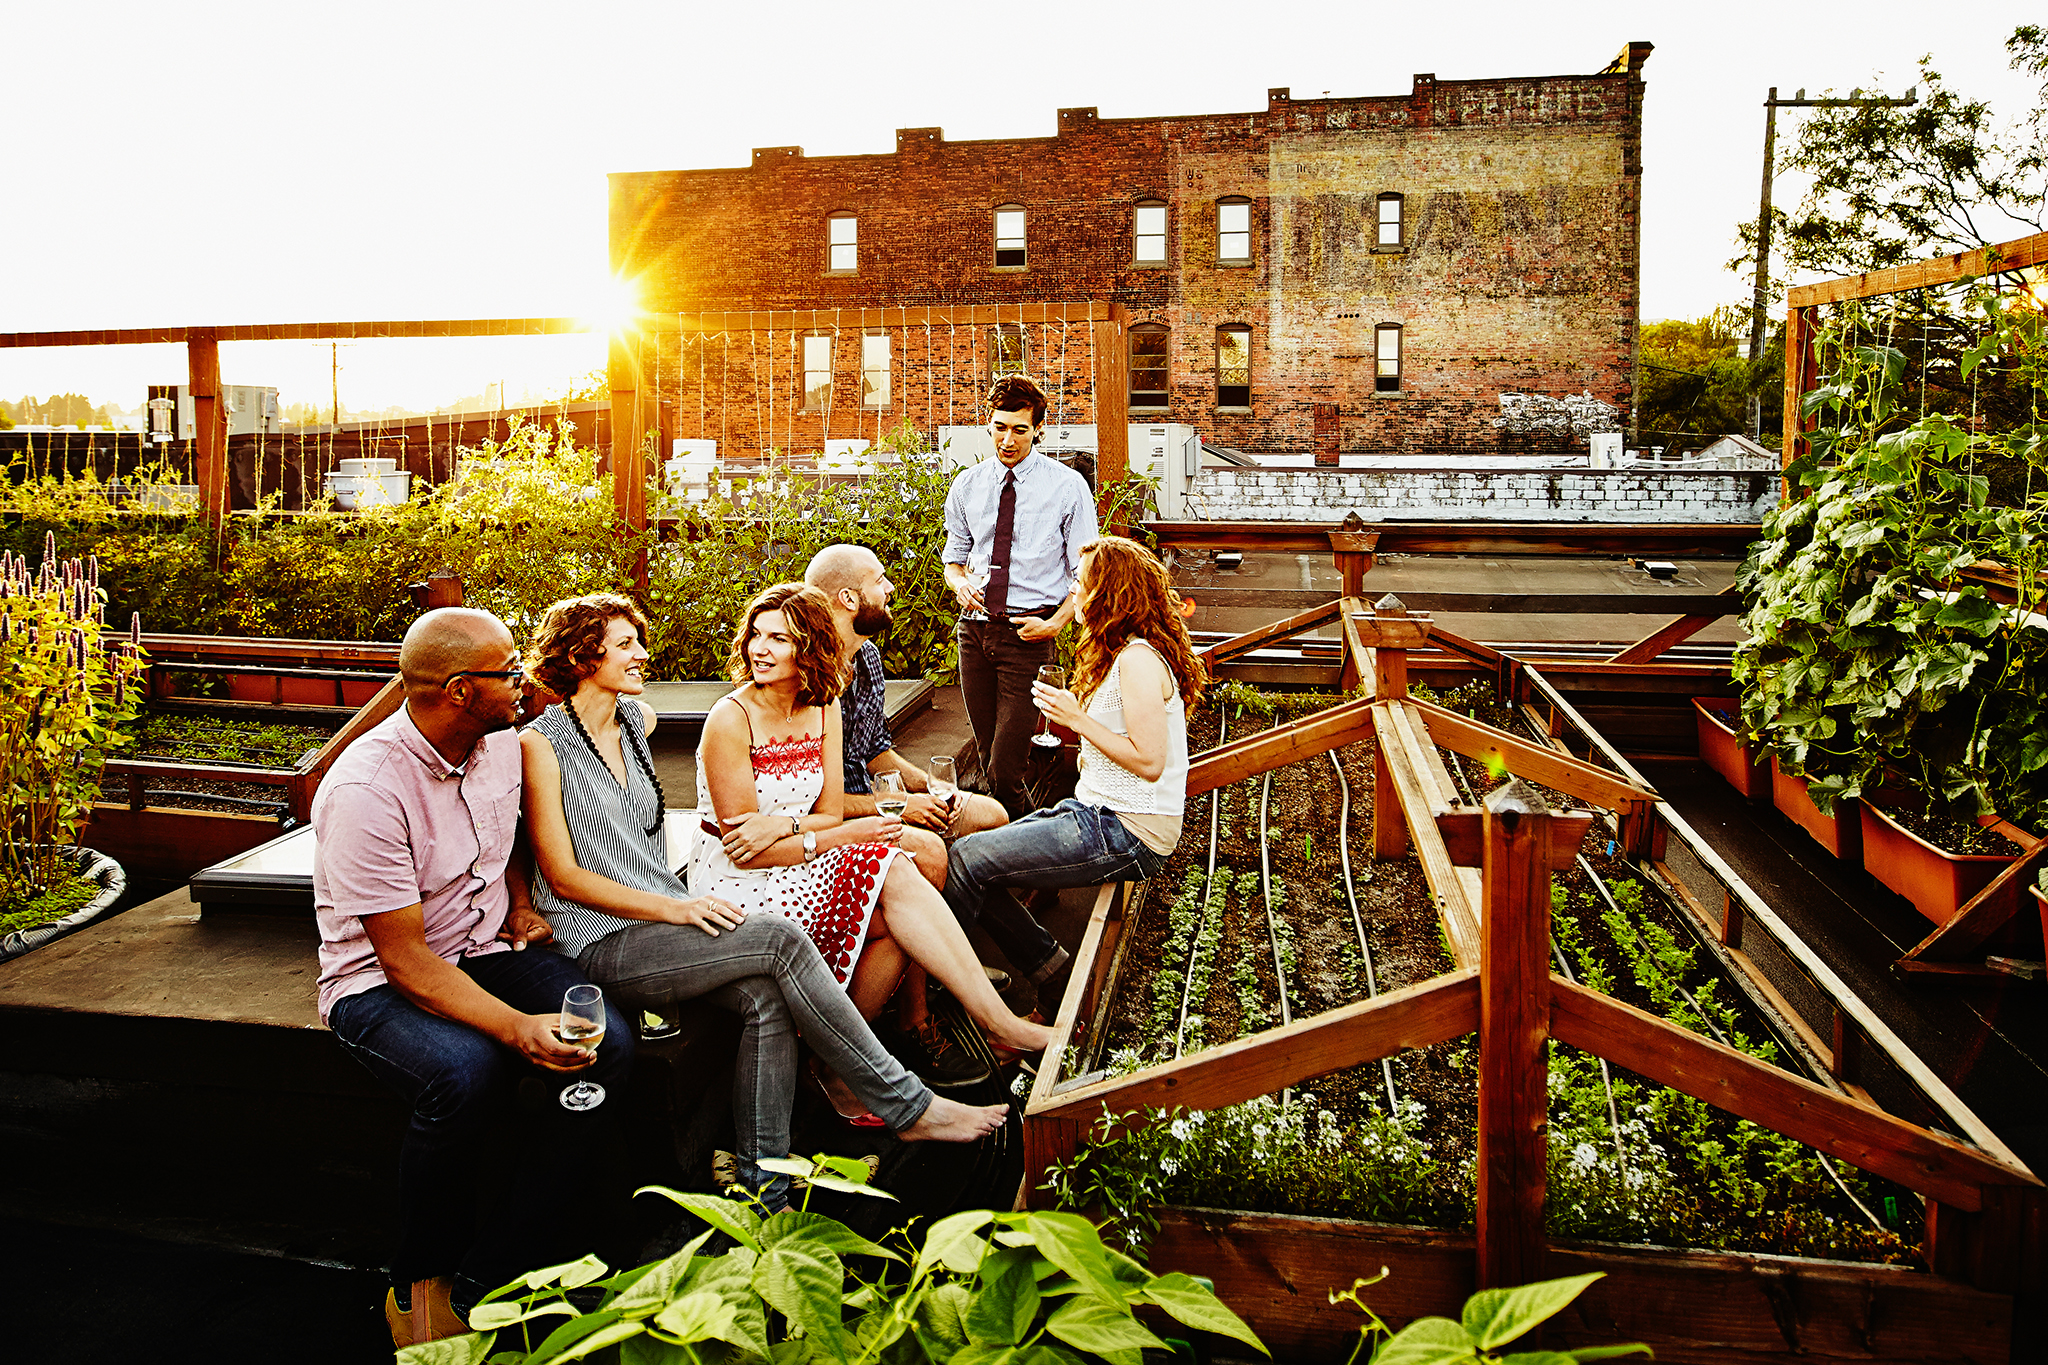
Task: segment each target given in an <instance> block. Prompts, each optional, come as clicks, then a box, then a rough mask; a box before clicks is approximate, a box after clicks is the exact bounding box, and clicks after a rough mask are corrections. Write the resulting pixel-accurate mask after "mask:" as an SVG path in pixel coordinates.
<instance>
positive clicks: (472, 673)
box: [441, 664, 526, 687]
mask: <svg viewBox="0 0 2048 1365" xmlns="http://www.w3.org/2000/svg"><path fill="white" fill-rule="evenodd" d="M457 678H505V679H507V680H509V681H511V682H524V681H525V680H526V665H524V664H513V665H512V666H511V667H510V668H491V669H486V668H465V669H463V670H462V671H461V672H459V673H450V674H449V675H448V676H447V677H445V678H443V679H441V686H443V687H446V686H447V685H448V684H449V683H452V682H454V681H455V680H456V679H457Z"/></svg>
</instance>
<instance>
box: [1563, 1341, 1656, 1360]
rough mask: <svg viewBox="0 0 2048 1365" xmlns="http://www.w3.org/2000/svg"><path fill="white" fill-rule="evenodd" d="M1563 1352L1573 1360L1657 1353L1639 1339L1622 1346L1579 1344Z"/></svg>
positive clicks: (1606, 1358)
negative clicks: (1573, 1348)
mask: <svg viewBox="0 0 2048 1365" xmlns="http://www.w3.org/2000/svg"><path fill="white" fill-rule="evenodd" d="M1565 1354H1566V1355H1568V1356H1570V1357H1571V1358H1572V1359H1573V1360H1576V1361H1581V1362H1583V1361H1588V1360H1611V1359H1613V1358H1614V1357H1615V1356H1632V1355H1646V1356H1654V1355H1656V1354H1657V1353H1656V1352H1655V1351H1653V1350H1651V1349H1650V1348H1649V1347H1647V1346H1645V1345H1643V1343H1642V1342H1640V1341H1631V1342H1629V1343H1627V1344H1626V1345H1622V1346H1581V1347H1579V1348H1578V1349H1577V1350H1572V1351H1566V1352H1565Z"/></svg>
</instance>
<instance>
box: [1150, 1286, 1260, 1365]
mask: <svg viewBox="0 0 2048 1365" xmlns="http://www.w3.org/2000/svg"><path fill="white" fill-rule="evenodd" d="M1145 1298H1146V1299H1148V1300H1149V1301H1151V1302H1152V1303H1156V1304H1158V1305H1159V1306H1160V1307H1161V1308H1163V1309H1165V1310H1166V1312H1167V1315H1168V1316H1170V1317H1171V1318H1172V1319H1173V1320H1174V1321H1175V1322H1178V1323H1183V1324H1185V1325H1187V1326H1189V1327H1192V1328H1194V1329H1195V1330H1196V1331H1198V1332H1214V1333H1215V1334H1216V1335H1217V1336H1223V1337H1235V1338H1236V1339H1237V1340H1239V1341H1241V1342H1243V1343H1244V1344H1245V1345H1247V1346H1251V1347H1254V1348H1256V1349H1257V1350H1258V1351H1260V1352H1261V1353H1262V1354H1265V1355H1271V1354H1272V1352H1271V1351H1268V1350H1266V1344H1265V1343H1264V1342H1262V1341H1260V1340H1259V1338H1258V1334H1257V1333H1255V1332H1253V1331H1252V1329H1251V1328H1250V1327H1248V1326H1246V1325H1245V1321H1244V1319H1243V1318H1240V1317H1239V1316H1238V1315H1237V1314H1235V1313H1233V1312H1231V1311H1230V1309H1229V1308H1228V1307H1227V1306H1226V1305H1225V1304H1224V1302H1223V1300H1221V1299H1219V1298H1217V1297H1216V1296H1215V1294H1213V1293H1211V1292H1210V1291H1209V1290H1207V1289H1205V1288H1203V1287H1202V1286H1201V1285H1199V1284H1197V1283H1195V1280H1194V1278H1193V1277H1192V1276H1189V1275H1183V1274H1182V1273H1181V1272H1180V1271H1178V1270H1176V1271H1174V1272H1173V1273H1172V1274H1171V1275H1161V1276H1160V1277H1159V1278H1158V1279H1156V1280H1154V1281H1152V1283H1151V1284H1149V1285H1147V1286H1145Z"/></svg>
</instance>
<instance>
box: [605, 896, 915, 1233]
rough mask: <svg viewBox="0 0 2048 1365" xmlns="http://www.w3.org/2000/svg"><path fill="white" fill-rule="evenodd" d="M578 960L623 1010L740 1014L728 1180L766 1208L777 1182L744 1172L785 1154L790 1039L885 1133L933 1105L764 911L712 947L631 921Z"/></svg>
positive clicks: (691, 932)
mask: <svg viewBox="0 0 2048 1365" xmlns="http://www.w3.org/2000/svg"><path fill="white" fill-rule="evenodd" d="M577 961H578V962H579V963H580V964H581V965H582V967H583V970H584V971H586V972H588V973H590V979H591V980H593V981H595V982H597V983H598V984H599V985H601V986H603V987H604V989H605V992H606V994H607V996H608V997H616V998H617V999H618V1000H619V1001H620V1002H621V1003H623V1004H625V1005H627V1006H629V1007H632V1008H635V1009H661V1008H665V1007H667V1006H670V1005H672V1004H674V1003H675V1002H677V1001H681V1000H690V999H694V998H696V997H697V996H703V997H704V998H705V999H707V1000H709V1001H711V1002H712V1003H713V1004H715V1005H718V1006H720V1007H721V1008H723V1009H728V1010H731V1011H732V1012H733V1013H735V1014H737V1015H739V1017H740V1021H741V1023H742V1025H743V1028H742V1030H741V1033H740V1050H739V1056H738V1058H737V1059H736V1060H735V1062H734V1066H733V1081H732V1087H733V1089H732V1121H733V1133H734V1139H735V1141H736V1142H737V1144H738V1146H739V1152H738V1156H739V1172H738V1174H739V1178H740V1182H741V1183H742V1184H744V1185H745V1186H746V1187H747V1188H748V1189H751V1190H761V1189H765V1191H766V1194H765V1196H764V1200H763V1202H765V1203H766V1204H768V1206H769V1207H771V1208H779V1207H781V1206H782V1204H783V1203H784V1202H785V1201H786V1199H787V1193H786V1190H787V1185H788V1181H787V1180H786V1178H785V1177H782V1176H776V1177H775V1178H774V1179H773V1181H772V1182H771V1181H769V1180H767V1179H766V1178H765V1172H763V1171H762V1170H761V1168H760V1167H759V1166H758V1165H756V1164H755V1163H756V1162H758V1161H759V1160H760V1159H761V1158H762V1157H770V1156H773V1157H782V1156H788V1155H789V1115H790V1107H791V1105H792V1104H793V1103H794V1102H795V1098H796V1065H797V1063H796V1039H797V1034H798V1032H801V1033H802V1034H803V1036H804V1038H805V1040H806V1041H808V1042H809V1043H810V1045H811V1048H812V1050H813V1051H815V1052H816V1053H817V1054H818V1058H819V1060H820V1061H822V1062H823V1063H824V1064H825V1065H826V1066H828V1067H830V1068H831V1069H832V1070H833V1071H835V1072H837V1073H838V1074H839V1076H840V1077H841V1079H843V1080H844V1081H845V1082H846V1083H847V1085H848V1086H850V1087H851V1088H852V1090H853V1093H854V1094H856V1095H858V1096H859V1097H860V1099H861V1102H862V1103H863V1104H865V1105H867V1107H868V1108H869V1109H870V1110H872V1111H873V1112H874V1114H875V1116H876V1117H877V1118H880V1119H881V1120H882V1121H883V1122H884V1123H886V1124H888V1125H889V1128H890V1129H891V1131H894V1132H901V1131H902V1130H903V1129H905V1128H908V1127H909V1126H910V1125H911V1124H913V1123H915V1122H917V1120H918V1118H919V1116H920V1115H922V1114H923V1113H924V1111H925V1109H926V1108H927V1107H929V1106H930V1104H931V1102H932V1092H931V1091H930V1090H929V1089H928V1088H927V1087H926V1086H925V1084H924V1082H923V1081H920V1080H918V1079H917V1077H915V1076H913V1075H911V1074H910V1073H909V1072H908V1071H906V1070H904V1067H903V1063H901V1062H899V1061H897V1060H896V1059H895V1058H894V1057H892V1056H890V1055H889V1054H888V1053H887V1052H886V1051H884V1050H883V1048H882V1045H881V1044H880V1043H879V1042H877V1041H876V1040H875V1034H874V1030H872V1029H870V1028H869V1027H868V1026H867V1024H866V1022H865V1021H863V1020H862V1019H861V1017H860V1012H859V1011H858V1010H856V1009H854V1007H853V1001H851V1000H849V999H847V996H846V992H845V991H844V990H842V989H841V988H840V986H839V983H838V982H836V981H834V980H833V979H832V973H831V972H829V971H827V970H826V968H825V959H824V958H822V957H820V956H818V947H817V945H816V944H814V943H812V942H811V939H810V936H809V935H808V934H806V933H805V932H804V931H803V926H802V925H800V924H798V923H797V922H796V921H795V920H793V919H789V918H787V917H786V916H783V915H779V914H776V913H775V912H774V911H772V910H756V911H755V912H754V913H753V914H751V915H748V916H747V917H746V918H745V919H744V920H742V921H741V922H740V927H739V928H737V929H726V930H722V931H721V932H720V933H719V935H718V937H717V938H713V937H711V935H709V934H707V933H705V932H704V931H703V930H702V929H699V928H696V927H695V926H694V925H684V924H658V923H654V922H652V921H648V920H635V921H632V922H630V923H626V924H625V925H624V927H622V928H619V929H616V930H614V931H612V932H611V933H609V934H606V935H605V936H604V937H603V938H601V939H599V940H598V941H597V942H595V943H593V944H591V945H590V946H589V947H588V948H585V949H584V950H583V955H582V956H581V957H580V958H578V959H577Z"/></svg>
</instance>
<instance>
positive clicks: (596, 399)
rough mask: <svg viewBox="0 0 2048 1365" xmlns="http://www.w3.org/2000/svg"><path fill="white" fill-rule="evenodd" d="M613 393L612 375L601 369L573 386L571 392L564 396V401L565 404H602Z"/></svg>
mask: <svg viewBox="0 0 2048 1365" xmlns="http://www.w3.org/2000/svg"><path fill="white" fill-rule="evenodd" d="M611 392H612V380H611V375H610V374H609V373H608V372H607V371H605V370H604V369H602V368H599V369H595V370H592V371H591V372H590V373H589V374H586V375H584V376H583V377H582V378H581V379H579V380H577V381H576V382H575V383H574V384H571V385H570V386H569V391H568V392H567V393H564V394H563V395H562V401H563V402H564V403H602V402H604V401H605V400H606V399H607V398H609V397H611Z"/></svg>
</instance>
